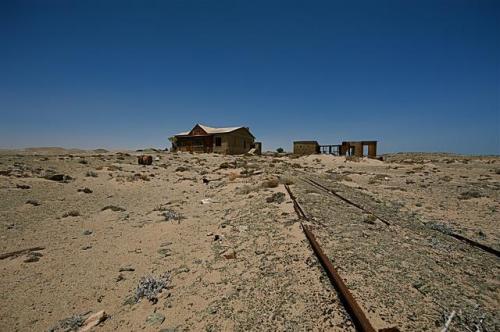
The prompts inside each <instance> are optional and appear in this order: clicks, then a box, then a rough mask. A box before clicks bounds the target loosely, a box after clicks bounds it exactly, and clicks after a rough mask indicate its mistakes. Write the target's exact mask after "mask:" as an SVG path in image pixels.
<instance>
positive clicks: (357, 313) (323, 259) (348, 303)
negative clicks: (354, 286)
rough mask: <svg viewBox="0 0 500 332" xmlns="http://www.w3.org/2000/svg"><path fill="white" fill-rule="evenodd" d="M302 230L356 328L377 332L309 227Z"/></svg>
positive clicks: (303, 227)
mask: <svg viewBox="0 0 500 332" xmlns="http://www.w3.org/2000/svg"><path fill="white" fill-rule="evenodd" d="M302 229H303V230H304V233H305V234H306V237H307V239H308V240H309V243H310V244H311V247H312V249H313V251H314V253H315V254H316V256H317V257H318V259H319V261H320V263H321V265H322V266H323V268H324V269H325V271H326V274H327V275H328V278H330V281H331V282H332V284H333V286H334V287H335V289H336V290H337V292H338V293H339V295H340V299H341V301H342V303H343V304H344V306H345V308H346V309H347V311H348V312H349V314H350V316H351V319H352V321H353V323H354V325H355V326H356V328H357V329H358V330H359V331H366V332H375V329H374V328H373V326H372V325H371V323H370V321H369V320H368V318H366V316H365V314H364V312H363V310H362V309H361V307H360V306H359V305H358V303H357V302H356V300H355V299H354V297H353V296H352V294H351V292H350V291H349V289H348V288H347V286H346V285H345V284H344V281H343V280H342V278H341V277H340V275H339V274H338V272H337V271H336V270H335V268H334V267H333V264H332V263H331V262H330V260H329V259H328V257H327V256H326V255H325V254H324V253H323V250H321V247H320V246H319V244H318V242H317V241H316V238H315V237H314V234H313V233H312V232H311V231H310V230H309V227H307V226H306V225H302Z"/></svg>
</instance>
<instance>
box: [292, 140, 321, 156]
mask: <svg viewBox="0 0 500 332" xmlns="http://www.w3.org/2000/svg"><path fill="white" fill-rule="evenodd" d="M293 153H294V154H316V153H320V150H319V144H318V142H316V141H295V142H293Z"/></svg>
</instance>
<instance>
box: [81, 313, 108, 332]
mask: <svg viewBox="0 0 500 332" xmlns="http://www.w3.org/2000/svg"><path fill="white" fill-rule="evenodd" d="M106 318H108V316H107V315H106V312H104V310H101V311H99V312H96V313H95V314H93V315H90V316H89V317H88V318H87V319H86V320H85V322H83V326H82V327H81V328H80V329H78V332H86V331H90V330H91V329H92V328H93V327H95V326H97V325H99V324H101V323H102V322H104V321H105V320H106Z"/></svg>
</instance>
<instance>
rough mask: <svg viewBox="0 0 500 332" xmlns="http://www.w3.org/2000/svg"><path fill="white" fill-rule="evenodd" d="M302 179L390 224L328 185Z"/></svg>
mask: <svg viewBox="0 0 500 332" xmlns="http://www.w3.org/2000/svg"><path fill="white" fill-rule="evenodd" d="M304 180H305V181H306V182H307V183H309V184H311V185H313V186H315V187H317V188H320V189H322V190H324V191H326V192H327V193H329V194H331V195H333V196H335V197H337V198H339V199H341V200H342V201H344V202H346V203H347V204H350V205H352V206H354V207H357V208H358V209H360V210H362V211H364V212H366V213H368V214H371V215H372V216H374V217H375V218H377V219H379V220H380V221H382V222H383V223H384V224H386V225H387V226H389V225H391V223H390V222H388V221H387V220H385V219H384V218H382V217H380V216H378V215H376V214H375V213H373V212H371V211H369V210H367V209H365V208H364V207H362V206H361V205H359V204H357V203H355V202H353V201H351V200H350V199H347V198H345V197H344V196H342V195H340V194H338V193H336V192H335V191H333V190H332V189H330V188H328V187H326V186H324V185H322V184H321V183H318V182H317V181H314V180H312V179H308V178H305V179H304Z"/></svg>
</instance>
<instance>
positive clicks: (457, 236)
mask: <svg viewBox="0 0 500 332" xmlns="http://www.w3.org/2000/svg"><path fill="white" fill-rule="evenodd" d="M304 180H305V181H306V182H307V183H309V184H311V185H313V186H316V187H317V188H320V189H322V190H324V191H326V192H328V193H330V194H332V195H333V196H335V197H338V198H340V199H341V200H343V201H344V202H346V203H348V204H350V205H352V206H355V207H357V208H358V209H361V210H363V211H364V212H366V213H369V214H371V215H373V216H374V217H375V218H378V219H379V220H380V221H382V222H383V223H384V224H386V225H388V226H389V225H390V222H388V221H387V220H385V219H383V218H381V217H380V216H378V215H376V214H375V213H373V212H371V211H369V210H367V209H365V208H364V207H362V206H361V205H359V204H356V203H354V202H353V201H351V200H349V199H347V198H345V197H343V196H341V195H339V194H338V193H336V192H335V191H333V190H332V189H330V188H328V187H326V186H323V185H322V184H320V183H318V182H317V181H314V180H312V179H308V178H304ZM435 230H436V231H438V232H440V233H442V234H444V235H448V236H451V237H452V238H454V239H456V240H459V241H462V242H464V243H466V244H468V245H470V246H472V247H475V248H478V249H481V250H483V251H486V252H487V253H490V254H493V255H495V256H497V257H500V251H498V250H496V249H495V248H492V247H489V246H487V245H484V244H482V243H479V242H477V241H474V240H471V239H469V238H466V237H464V236H462V235H460V234H456V233H451V232H443V231H440V230H438V229H435Z"/></svg>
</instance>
